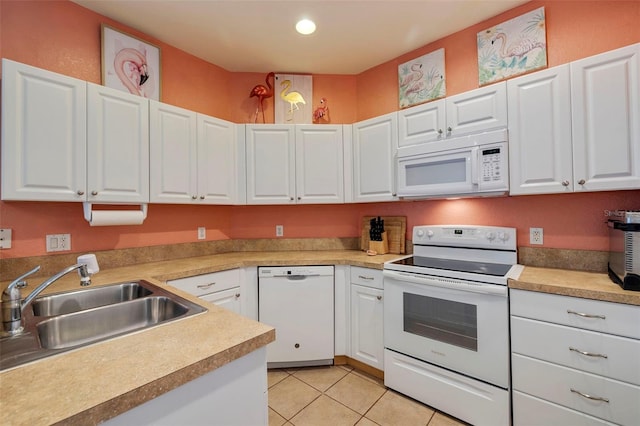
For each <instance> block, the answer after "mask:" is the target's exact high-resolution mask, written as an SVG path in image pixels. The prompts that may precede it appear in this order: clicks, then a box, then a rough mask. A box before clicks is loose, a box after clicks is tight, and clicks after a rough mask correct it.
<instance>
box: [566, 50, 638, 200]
mask: <svg viewBox="0 0 640 426" xmlns="http://www.w3.org/2000/svg"><path fill="white" fill-rule="evenodd" d="M571 105H572V115H573V120H572V126H573V164H574V179H575V183H574V185H575V189H576V191H605V190H613V189H635V188H640V119H639V117H640V43H639V44H635V45H632V46H628V47H625V48H622V49H617V50H613V51H611V52H607V53H604V54H601V55H596V56H592V57H589V58H585V59H582V60H579V61H575V62H572V63H571Z"/></svg>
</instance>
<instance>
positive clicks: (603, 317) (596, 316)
mask: <svg viewBox="0 0 640 426" xmlns="http://www.w3.org/2000/svg"><path fill="white" fill-rule="evenodd" d="M567 313H568V314H573V315H578V316H579V317H583V318H598V319H606V318H607V317H605V316H604V315H592V314H584V313H582V312H576V311H572V310H571V309H567Z"/></svg>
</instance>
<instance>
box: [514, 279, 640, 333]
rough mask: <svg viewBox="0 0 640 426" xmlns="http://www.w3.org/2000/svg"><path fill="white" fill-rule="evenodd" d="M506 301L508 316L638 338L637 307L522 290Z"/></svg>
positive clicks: (515, 291)
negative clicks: (509, 307)
mask: <svg viewBox="0 0 640 426" xmlns="http://www.w3.org/2000/svg"><path fill="white" fill-rule="evenodd" d="M510 301H511V302H510V305H511V315H516V316H520V317H525V318H532V319H537V320H540V321H548V322H553V323H556V324H562V325H568V326H571V327H578V328H584V329H586V330H593V331H601V332H603V333H609V334H616V335H618V336H625V337H631V338H634V339H640V327H638V324H640V306H635V305H625V304H622V303H612V302H603V301H600V300H591V299H582V298H579V297H570V296H559V295H556V294H548V293H538V292H535V291H526V290H511V291H510Z"/></svg>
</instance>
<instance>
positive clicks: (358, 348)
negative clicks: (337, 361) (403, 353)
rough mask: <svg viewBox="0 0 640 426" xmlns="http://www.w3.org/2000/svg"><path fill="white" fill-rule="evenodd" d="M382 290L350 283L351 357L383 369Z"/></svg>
mask: <svg viewBox="0 0 640 426" xmlns="http://www.w3.org/2000/svg"><path fill="white" fill-rule="evenodd" d="M382 294H383V291H382V290H379V289H377V288H370V287H364V286H361V285H356V284H351V358H353V359H356V360H358V361H361V362H364V363H365V364H368V365H370V366H372V367H375V368H377V369H379V370H383V369H384V359H383V357H384V342H383V335H382V315H383V314H382V312H383V304H382V303H383V302H382Z"/></svg>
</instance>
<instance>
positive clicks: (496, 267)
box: [392, 256, 512, 277]
mask: <svg viewBox="0 0 640 426" xmlns="http://www.w3.org/2000/svg"><path fill="white" fill-rule="evenodd" d="M392 263H394V264H396V265H404V266H413V267H416V268H432V269H443V270H447V271H457V272H468V273H472V274H482V275H492V276H496V277H504V276H505V275H506V274H507V272H509V270H510V269H511V266H512V265H507V264H502V263H486V262H470V261H467V260H454V259H439V258H435V257H420V256H413V257H408V258H406V259H400V260H397V261H395V262H392Z"/></svg>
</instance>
